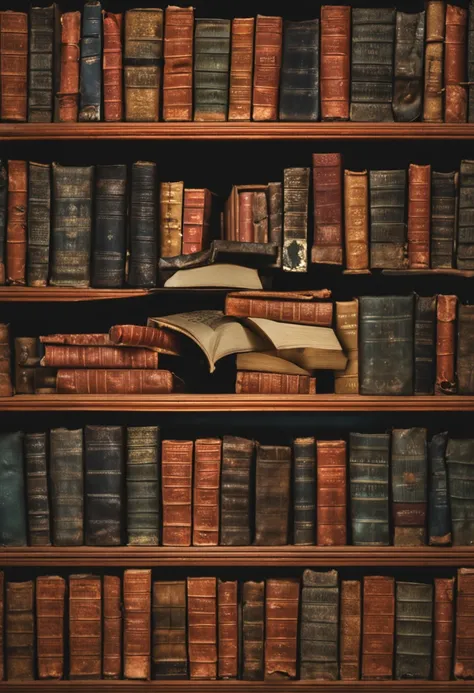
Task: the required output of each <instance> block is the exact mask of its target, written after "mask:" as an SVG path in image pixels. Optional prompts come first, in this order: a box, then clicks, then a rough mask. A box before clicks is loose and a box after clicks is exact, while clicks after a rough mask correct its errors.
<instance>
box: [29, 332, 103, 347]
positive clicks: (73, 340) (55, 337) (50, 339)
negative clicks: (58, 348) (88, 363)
mask: <svg viewBox="0 0 474 693" xmlns="http://www.w3.org/2000/svg"><path fill="white" fill-rule="evenodd" d="M39 340H40V342H41V344H71V345H73V346H113V344H114V343H113V342H112V341H111V339H110V337H109V335H108V334H107V333H105V334H100V333H97V334H48V335H42V336H41V337H39Z"/></svg>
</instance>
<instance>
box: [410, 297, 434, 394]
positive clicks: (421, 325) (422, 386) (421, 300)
mask: <svg viewBox="0 0 474 693" xmlns="http://www.w3.org/2000/svg"><path fill="white" fill-rule="evenodd" d="M414 357H415V380H414V385H413V392H414V394H415V395H432V394H433V392H434V381H435V365H436V296H415V355H414Z"/></svg>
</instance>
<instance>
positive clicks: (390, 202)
mask: <svg viewBox="0 0 474 693" xmlns="http://www.w3.org/2000/svg"><path fill="white" fill-rule="evenodd" d="M369 176H370V266H371V268H382V269H384V268H385V269H403V268H404V267H406V266H407V254H406V253H407V247H406V233H407V227H406V224H405V217H406V210H405V198H406V191H407V180H406V171H404V170H398V171H370V174H369Z"/></svg>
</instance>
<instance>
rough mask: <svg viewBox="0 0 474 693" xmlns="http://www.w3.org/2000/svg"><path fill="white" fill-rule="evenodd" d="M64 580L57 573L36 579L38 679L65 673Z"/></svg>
mask: <svg viewBox="0 0 474 693" xmlns="http://www.w3.org/2000/svg"><path fill="white" fill-rule="evenodd" d="M65 597H66V581H65V580H64V578H62V577H59V576H58V575H51V576H49V575H41V576H39V577H37V578H36V631H37V633H36V650H37V660H38V678H39V679H62V678H63V676H64V602H65Z"/></svg>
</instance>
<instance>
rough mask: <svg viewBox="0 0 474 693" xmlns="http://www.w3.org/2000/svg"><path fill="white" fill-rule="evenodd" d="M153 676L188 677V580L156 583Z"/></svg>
mask: <svg viewBox="0 0 474 693" xmlns="http://www.w3.org/2000/svg"><path fill="white" fill-rule="evenodd" d="M152 644H153V654H152V665H153V666H152V678H153V679H154V680H157V679H165V680H168V681H169V680H171V679H173V680H176V679H187V678H188V651H187V639H186V582H185V581H184V580H173V581H166V582H165V581H163V580H160V581H159V582H154V583H153V636H152Z"/></svg>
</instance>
